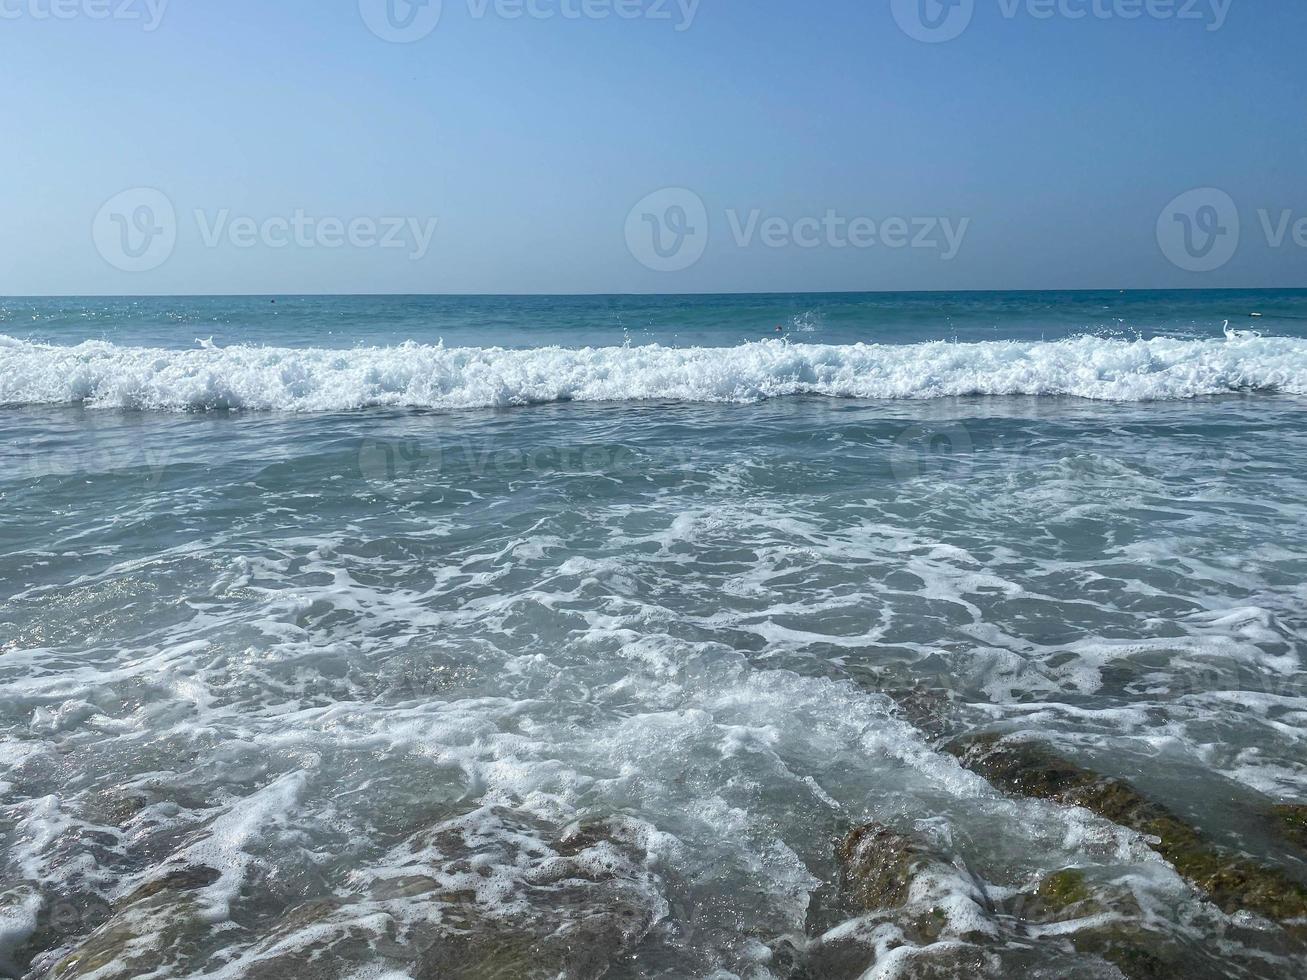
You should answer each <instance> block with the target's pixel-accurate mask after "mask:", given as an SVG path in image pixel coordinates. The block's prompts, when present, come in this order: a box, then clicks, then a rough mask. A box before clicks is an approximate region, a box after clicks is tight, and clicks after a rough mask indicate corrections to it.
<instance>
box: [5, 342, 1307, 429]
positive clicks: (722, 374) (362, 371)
mask: <svg viewBox="0 0 1307 980" xmlns="http://www.w3.org/2000/svg"><path fill="white" fill-rule="evenodd" d="M1232 391H1266V392H1285V393H1290V394H1307V340H1301V339H1294V338H1254V337H1249V338H1238V339H1235V340H1232V341H1231V340H1225V339H1221V340H1177V339H1171V338H1155V339H1152V340H1135V341H1122V340H1109V339H1102V338H1097V337H1088V336H1082V337H1075V338H1071V339H1067V340H1059V341H1053V342H1038V343H1018V342H1012V341H990V342H985V343H974V344H952V343H942V342H940V343H928V344H913V345H902V346H895V345H878V344H853V345H845V346H833V345H822V344H791V343H788V342H786V341H781V340H769V341H760V342H757V343H748V344H743V345H741V346H738V347H730V348H712V347H688V348H671V347H662V346H657V345H654V346H647V347H605V348H583V349H568V348H561V347H546V348H532V349H527V350H508V349H503V348H493V347H484V348H483V347H465V348H454V347H445V346H443V345H437V346H430V345H420V344H415V343H407V344H403V345H400V346H398V347H369V348H362V347H360V348H354V349H350V350H331V349H325V348H302V349H295V348H274V347H249V346H242V347H227V348H219V347H215V346H213V345H211V344H202V345H200V346H198V347H196V348H195V349H191V350H168V349H163V348H144V347H121V346H117V345H115V344H111V343H107V342H103V341H89V342H86V343H82V344H78V345H76V346H71V347H67V346H62V347H61V346H55V345H50V344H36V343H30V342H27V341H22V340H16V339H14V338H12V337H5V336H3V335H0V404H5V405H56V404H70V403H84V404H87V405H91V406H96V407H108V408H134V409H164V410H195V409H224V408H242V409H254V410H277V411H292V412H315V411H342V410H350V409H357V408H367V407H373V406H391V407H413V408H440V409H453V408H476V407H491V406H510V405H529V404H539V403H546V402H557V401H640V400H650V399H658V400H675V401H686V402H750V401H757V400H761V399H765V398H776V397H782V396H786V395H826V396H833V397H847V398H917V399H922V398H939V397H949V396H965V395H1068V396H1075V397H1080V398H1092V399H1102V400H1113V401H1148V400H1165V399H1179V398H1191V397H1195V396H1199V395H1214V394H1222V393H1226V392H1232Z"/></svg>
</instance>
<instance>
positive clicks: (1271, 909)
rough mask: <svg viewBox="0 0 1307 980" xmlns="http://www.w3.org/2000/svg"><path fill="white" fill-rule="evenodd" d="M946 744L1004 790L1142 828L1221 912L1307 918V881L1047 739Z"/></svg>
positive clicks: (1290, 919) (1150, 841)
mask: <svg viewBox="0 0 1307 980" xmlns="http://www.w3.org/2000/svg"><path fill="white" fill-rule="evenodd" d="M947 748H948V750H949V751H950V752H952V753H953V754H954V755H955V756H957V757H958V759H959V760H960V761H961V762H962V764H963V765H964V766H966V767H967V768H968V769H971V770H972V771H974V772H977V773H979V774H980V775H982V776H984V777H985V778H986V779H988V780H989V781H990V782H991V783H993V784H994V785H995V786H997V787H998V788H999V789H1001V790H1003V791H1004V792H1007V793H1013V794H1017V795H1021V796H1030V797H1035V798H1038V799H1043V800H1051V801H1054V802H1057V803H1062V804H1066V805H1069V806H1080V807H1084V808H1085V809H1086V810H1090V811H1092V812H1093V813H1096V814H1098V815H1099V816H1101V817H1104V818H1106V819H1108V820H1111V821H1112V822H1113V823H1116V824H1120V825H1121V826H1123V827H1128V828H1130V829H1131V830H1134V831H1137V832H1138V833H1140V834H1142V835H1144V837H1145V838H1146V839H1147V842H1148V844H1149V846H1151V847H1152V848H1153V849H1154V850H1156V851H1157V852H1158V853H1159V854H1161V855H1162V856H1163V857H1164V858H1166V860H1167V861H1169V862H1170V863H1171V865H1172V866H1173V867H1174V868H1175V870H1176V871H1177V872H1179V874H1180V875H1181V876H1183V877H1184V878H1186V879H1187V880H1188V881H1190V882H1191V883H1192V884H1193V885H1194V886H1195V887H1196V888H1197V889H1198V890H1199V891H1201V892H1202V893H1203V894H1205V895H1206V896H1207V897H1208V898H1209V899H1210V900H1211V901H1212V902H1213V904H1215V905H1216V906H1218V907H1219V908H1220V909H1221V910H1222V911H1224V912H1227V913H1234V912H1238V911H1241V910H1247V911H1250V912H1255V913H1257V914H1259V915H1262V916H1265V917H1268V918H1271V919H1276V920H1279V921H1281V922H1294V921H1295V920H1302V919H1307V888H1304V887H1303V886H1302V885H1300V884H1299V883H1298V882H1296V881H1294V880H1293V879H1291V878H1289V877H1288V876H1287V875H1286V874H1285V873H1284V872H1283V871H1282V870H1280V869H1278V868H1274V867H1270V866H1268V865H1263V864H1259V863H1257V862H1254V861H1252V860H1249V859H1247V858H1245V857H1242V856H1240V855H1237V854H1233V853H1231V852H1229V851H1226V850H1224V849H1222V848H1220V847H1219V846H1217V845H1216V844H1214V843H1212V842H1211V841H1209V840H1207V839H1206V838H1205V837H1204V836H1203V835H1202V833H1201V832H1200V831H1198V830H1196V829H1195V828H1194V827H1191V826H1190V825H1189V824H1187V823H1185V822H1184V821H1183V820H1181V819H1180V818H1179V817H1177V816H1176V815H1175V814H1173V813H1171V812H1170V811H1169V810H1167V809H1166V808H1165V807H1163V806H1162V805H1160V804H1158V803H1156V802H1154V801H1152V800H1150V799H1148V798H1147V797H1145V796H1144V795H1143V794H1141V793H1140V792H1139V791H1138V790H1137V789H1135V788H1134V787H1133V786H1131V785H1130V784H1129V783H1127V782H1124V781H1122V780H1118V779H1110V778H1107V777H1104V776H1101V775H1099V774H1098V773H1095V772H1092V771H1090V770H1088V769H1084V768H1082V767H1080V766H1077V765H1076V764H1075V763H1073V762H1069V761H1068V760H1066V759H1063V758H1061V757H1059V756H1057V755H1055V754H1054V753H1053V752H1051V751H1050V750H1049V749H1048V748H1047V747H1045V746H1043V745H1040V744H1037V743H1033V742H1024V741H1008V740H1005V739H1003V738H1002V737H1001V736H997V735H981V736H977V737H973V738H967V739H960V740H957V741H954V742H952V743H950V744H949V746H948V747H947Z"/></svg>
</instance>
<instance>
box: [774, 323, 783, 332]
mask: <svg viewBox="0 0 1307 980" xmlns="http://www.w3.org/2000/svg"><path fill="white" fill-rule="evenodd" d="M776 332H777V333H784V332H785V328H784V327H782V326H781V325H780V324H779V323H778V324H776Z"/></svg>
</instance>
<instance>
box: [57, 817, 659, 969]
mask: <svg viewBox="0 0 1307 980" xmlns="http://www.w3.org/2000/svg"><path fill="white" fill-rule="evenodd" d="M480 819H481V820H482V821H483V823H485V824H487V825H488V826H489V829H490V831H492V832H493V838H494V840H495V844H494V846H493V847H488V846H487V840H488V837H487V836H485V833H486V831H485V828H484V827H478V826H476V825H475V824H473V823H469V822H467V821H463V820H452V821H448V822H446V824H445V825H442V826H440V827H437V828H435V829H433V830H431V831H427V832H423V833H419V834H417V835H415V836H414V837H413V838H411V839H409V840H408V841H406V842H404V844H403V845H401V846H400V847H399V848H397V849H396V850H395V852H393V854H392V856H391V857H392V860H391V861H390V862H389V866H390V871H388V872H387V873H386V874H383V875H374V876H372V877H371V878H370V879H369V880H362V879H359V880H356V881H355V882H353V883H352V884H353V887H351V888H349V889H346V890H344V891H343V892H342V894H338V895H328V896H322V897H319V898H316V899H311V900H308V901H304V902H302V903H300V904H298V905H295V906H293V907H292V908H290V909H289V910H287V911H286V912H285V913H284V914H282V915H281V916H280V917H279V918H278V919H276V920H275V921H273V922H271V923H262V924H261V926H260V928H259V929H258V930H257V932H255V931H254V930H249V933H250V935H249V945H247V946H246V947H245V949H244V951H243V952H242V953H241V954H240V955H239V956H238V957H237V958H236V959H235V961H231V960H230V959H229V958H228V957H222V958H216V957H215V955H214V954H215V948H216V944H215V943H214V941H213V940H214V939H215V937H216V936H217V934H218V933H222V934H223V938H224V939H225V941H226V942H227V943H228V944H230V940H231V938H232V933H233V931H244V930H242V927H241V926H239V925H238V924H237V923H235V922H231V921H229V922H213V921H210V920H209V919H208V918H206V916H205V915H204V909H203V906H202V903H201V902H200V900H199V899H200V895H201V893H202V892H203V891H204V889H206V888H208V887H210V886H213V885H215V884H216V883H217V882H218V880H219V878H220V875H219V874H218V872H216V871H214V870H213V869H211V868H207V867H203V866H191V867H175V868H169V869H167V870H166V871H165V872H163V873H161V874H159V875H158V876H156V877H154V878H152V879H150V880H149V881H147V882H146V883H144V884H143V885H141V886H139V887H138V888H136V889H135V890H134V891H133V892H132V893H131V894H130V895H128V896H127V897H125V898H123V899H122V900H120V901H119V902H117V903H115V906H114V908H113V911H112V915H111V916H110V917H109V918H108V919H107V921H105V922H104V923H103V924H102V925H100V926H99V928H96V929H95V930H94V931H92V932H91V933H90V934H89V935H87V936H86V937H84V938H83V939H82V940H81V941H80V942H79V943H77V944H76V946H75V948H73V949H72V950H71V951H70V952H68V953H67V954H66V955H63V956H61V957H60V958H59V959H58V960H57V961H56V962H54V963H52V964H46V965H44V966H39V968H38V970H36V971H34V974H33V975H34V976H39V977H48V978H50V980H89V978H92V977H94V978H95V980H119V978H123V980H125V978H128V977H139V976H145V975H150V974H152V973H157V974H158V975H161V976H187V975H199V974H202V973H204V972H211V971H212V970H214V969H217V968H219V967H227V968H229V969H233V970H236V971H237V973H238V975H240V976H241V977H245V978H249V980H274V978H276V980H280V978H285V977H295V978H297V980H300V978H303V980H342V978H345V977H349V976H352V975H354V974H356V973H357V972H358V971H359V970H361V969H364V968H365V967H366V968H375V967H376V966H377V965H378V964H382V965H385V966H387V968H388V969H390V970H393V971H396V972H397V973H398V975H403V976H409V977H412V978H414V980H535V978H541V980H543V978H559V977H562V978H567V980H593V978H598V977H600V976H603V975H604V974H605V973H607V972H608V971H609V969H610V967H611V966H612V964H613V963H614V961H616V960H618V959H620V958H621V957H623V956H625V955H627V954H629V953H630V952H631V951H632V950H633V949H634V948H635V947H636V946H637V945H638V944H639V942H640V940H641V939H642V938H644V936H645V935H647V934H648V932H649V931H650V929H651V928H652V927H653V926H654V925H655V923H656V922H657V921H658V920H659V919H660V918H661V917H662V916H663V915H664V914H665V911H666V910H665V908H664V907H663V906H662V905H661V904H660V902H659V901H658V900H657V899H656V897H655V896H656V894H657V893H656V891H655V890H653V889H651V888H650V887H648V886H649V885H650V884H651V882H652V879H651V878H649V877H648V872H647V871H646V870H645V861H646V857H647V855H646V854H645V852H644V850H643V849H642V847H641V845H640V843H639V841H638V839H637V836H636V835H635V834H634V833H633V832H632V830H631V828H630V827H629V826H627V825H625V824H624V823H623V822H621V821H620V820H613V821H603V820H599V821H588V822H583V823H577V824H573V825H571V826H569V827H565V828H563V829H562V830H561V831H558V832H556V833H554V834H552V835H551V834H549V828H548V827H547V825H544V824H542V823H541V822H539V821H535V820H529V819H527V818H523V817H520V816H518V815H515V814H511V813H505V812H495V813H491V814H481V815H480ZM504 841H513V842H514V843H513V844H512V845H511V846H509V845H506V844H504V843H503V842H504Z"/></svg>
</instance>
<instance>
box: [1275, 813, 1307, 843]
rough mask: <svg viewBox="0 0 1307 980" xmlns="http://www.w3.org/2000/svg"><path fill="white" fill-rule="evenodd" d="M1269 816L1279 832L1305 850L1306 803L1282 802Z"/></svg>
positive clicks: (1306, 829) (1306, 836)
mask: <svg viewBox="0 0 1307 980" xmlns="http://www.w3.org/2000/svg"><path fill="white" fill-rule="evenodd" d="M1271 816H1272V817H1273V818H1274V819H1275V824H1276V827H1277V828H1278V829H1279V831H1280V833H1281V834H1283V835H1284V836H1285V837H1286V838H1288V839H1289V840H1291V841H1292V842H1293V843H1295V844H1297V845H1298V846H1299V847H1301V848H1302V849H1303V850H1305V851H1307V803H1282V804H1280V805H1279V806H1275V807H1272V808H1271Z"/></svg>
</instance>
